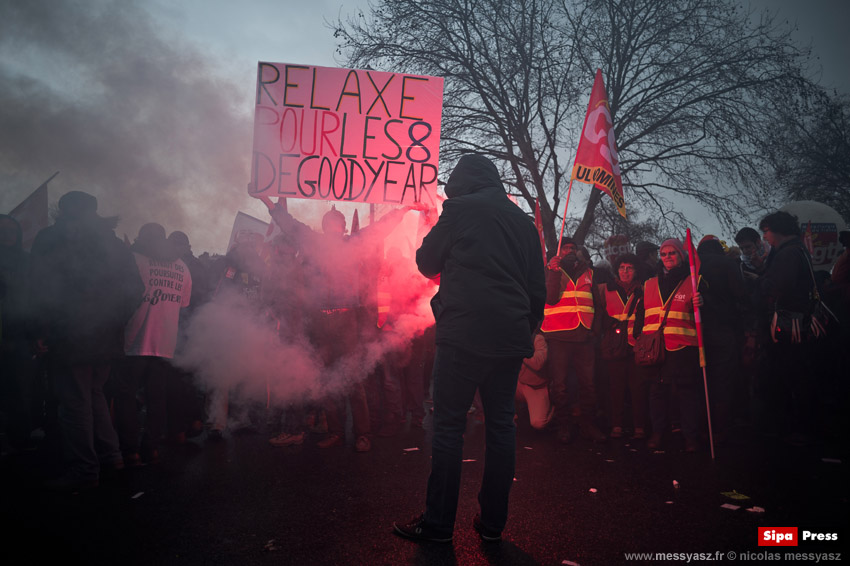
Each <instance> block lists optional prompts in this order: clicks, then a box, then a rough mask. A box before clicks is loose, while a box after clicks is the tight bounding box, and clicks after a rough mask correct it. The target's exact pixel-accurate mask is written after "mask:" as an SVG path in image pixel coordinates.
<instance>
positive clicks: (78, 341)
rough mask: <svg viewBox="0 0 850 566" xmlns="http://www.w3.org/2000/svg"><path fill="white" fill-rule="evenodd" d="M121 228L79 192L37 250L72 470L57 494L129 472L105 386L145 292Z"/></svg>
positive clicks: (39, 304) (34, 294)
mask: <svg viewBox="0 0 850 566" xmlns="http://www.w3.org/2000/svg"><path fill="white" fill-rule="evenodd" d="M116 224H117V218H103V217H101V216H99V215H98V214H97V199H96V198H95V197H93V196H92V195H90V194H88V193H84V192H81V191H72V192H70V193H67V194H65V195H63V196H62V198H60V199H59V215H58V216H57V218H56V222H55V223H54V224H53V225H52V226H48V227H47V228H45V229H43V230H41V232H39V233H38V235H37V236H36V238H35V241H34V242H33V245H32V250H31V260H32V264H31V265H32V281H33V285H32V288H31V301H32V310H33V315H34V318H35V325H36V330H35V332H36V334H37V337H38V344H39V346H40V349H41V350H42V352H43V353H44V355H45V356H46V359H47V362H48V366H49V374H50V377H51V379H52V383H53V387H54V392H55V394H56V397H57V400H58V403H59V428H60V430H61V433H62V439H63V448H64V455H65V464H66V466H65V469H64V470H63V473H62V474H61V475H60V476H58V477H57V478H55V479H53V480H51V481H50V482H48V485H47V486H48V487H49V488H51V489H56V490H67V491H73V490H79V489H85V488H92V487H96V486H97V485H98V482H99V477H100V471H101V469H113V470H114V469H120V468H123V466H124V462H123V460H122V458H121V452H120V449H119V445H118V437H117V435H116V434H115V430H114V429H113V427H112V421H111V418H110V414H109V406H108V405H107V403H106V397H105V396H104V394H103V386H104V384H105V383H106V380H107V378H108V377H109V373H110V369H111V368H112V366H113V365H114V364H115V363H116V362H117V361H118V360H120V359H121V358H123V356H124V327H125V325H126V324H127V321H128V320H129V319H130V317H131V316H132V315H133V312H134V311H135V310H136V307H137V306H138V305H139V303H140V302H141V300H142V295H143V294H144V288H145V287H144V283H143V282H142V279H141V277H140V276H139V271H138V269H137V267H136V263H135V261H134V259H133V254H132V253H131V252H130V251H129V250H128V249H127V246H125V245H124V243H123V242H122V241H121V240H119V239H118V238H116V237H115V232H114V229H115V226H116Z"/></svg>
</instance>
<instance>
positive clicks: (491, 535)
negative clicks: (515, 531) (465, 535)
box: [472, 515, 502, 542]
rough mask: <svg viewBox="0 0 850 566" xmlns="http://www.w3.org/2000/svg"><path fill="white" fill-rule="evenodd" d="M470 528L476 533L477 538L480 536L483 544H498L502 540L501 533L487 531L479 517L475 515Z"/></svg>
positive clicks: (491, 530)
mask: <svg viewBox="0 0 850 566" xmlns="http://www.w3.org/2000/svg"><path fill="white" fill-rule="evenodd" d="M472 528H473V529H475V530H476V531H477V532H478V536H480V537H481V540H483V541H484V542H499V541H501V540H502V533H501V532H499V531H494V530H493V529H488V528H487V527H485V526H484V523H482V522H481V515H476V516H475V518H474V519H472Z"/></svg>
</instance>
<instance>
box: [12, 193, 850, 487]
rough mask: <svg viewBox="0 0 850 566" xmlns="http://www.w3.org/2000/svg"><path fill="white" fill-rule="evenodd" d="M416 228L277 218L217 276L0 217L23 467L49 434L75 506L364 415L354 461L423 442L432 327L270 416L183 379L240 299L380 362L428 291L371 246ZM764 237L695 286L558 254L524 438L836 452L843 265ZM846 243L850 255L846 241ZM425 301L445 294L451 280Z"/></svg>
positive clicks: (247, 400)
mask: <svg viewBox="0 0 850 566" xmlns="http://www.w3.org/2000/svg"><path fill="white" fill-rule="evenodd" d="M403 213H404V210H399V211H394V212H391V213H389V214H388V215H386V216H385V217H384V218H382V219H380V220H379V221H378V222H375V223H373V224H371V225H370V226H369V227H368V228H366V229H364V230H363V231H359V232H357V233H355V232H354V230H353V229H352V230H351V235H346V220H345V217H344V216H343V215H342V214H341V213H340V212H338V211H336V210H332V211H331V212H329V213H327V214H326V215H325V217H324V219H323V222H322V227H323V230H322V232H321V233H318V232H314V231H313V230H311V229H310V228H309V227H307V226H306V225H304V224H302V223H301V222H299V221H298V220H297V219H295V218H294V217H293V216H292V215H290V214H289V213H288V212H287V211H286V210H285V209H284V208H282V207H281V206H280V205H278V206H277V207H275V208H274V209H273V210H272V211H271V214H272V217H273V219H274V221H275V222H276V224H277V225H278V227H279V228H280V234H279V235H278V236H276V237H275V238H274V239H273V240H272V241H271V243H270V245H269V246H268V248H267V253H262V249H261V248H262V246H261V244H262V238H252V237H248V238H243V239H241V240H238V241H237V242H236V243H235V245H234V246H233V247H232V249H230V250H229V251H228V253H227V255H226V256H224V257H218V258H210V257H209V256H208V254H204V256H203V258H202V259H199V258H197V257H195V256H194V255H193V253H192V248H191V245H190V239H189V237H188V236H187V234H185V233H183V232H173V233H171V234H170V235H168V236H166V230H165V229H164V227H163V226H161V225H159V224H156V223H149V224H146V225H144V226H143V227H142V228H141V229H140V231H139V234H138V236H137V238H136V239H135V242H134V243H133V244H132V245H127V243H125V242H122V241H121V240H119V239H118V238H117V237H116V236H115V233H114V229H115V227H116V224H117V218H115V217H103V216H101V215H99V214H98V212H97V200H96V199H95V198H94V197H92V196H91V195H88V194H87V193H83V192H79V191H73V192H70V193H67V194H65V195H64V196H63V197H62V198H61V199H60V200H59V206H58V215H57V217H56V220H55V222H54V224H53V225H51V226H50V227H48V228H45V229H44V230H42V231H41V232H40V233H39V234H38V236H37V237H36V239H35V241H34V243H33V245H32V249H31V251H30V252H29V253H27V252H26V251H24V250H23V248H22V235H21V228H20V226H19V225H18V223H17V222H16V221H15V220H14V219H13V218H12V217H10V216H7V215H2V216H0V275H2V279H0V299H2V303H0V307H2V310H0V317H2V335H0V340H2V342H0V345H1V346H2V350H0V364H2V412H3V419H4V421H3V428H4V433H5V437H6V440H7V444H8V447H10V448H11V449H13V450H24V449H28V448H31V447H32V445H33V442H34V436H33V435H32V432H33V431H34V430H36V429H39V428H40V429H43V430H44V431H45V432H46V438H45V441H44V444H45V445H49V446H53V447H54V449H55V451H56V453H57V455H58V454H61V457H57V458H56V460H57V462H61V463H57V465H56V467H55V469H54V470H52V472H53V473H52V474H51V475H52V477H51V479H50V480H49V481H47V482H46V485H47V487H49V488H52V489H57V490H73V489H83V488H90V487H95V486H97V485H98V482H99V480H100V477H101V474H102V473H105V472H111V471H116V470H120V469H122V468H124V467H130V466H138V465H142V464H146V463H151V464H152V463H157V462H159V461H160V459H161V457H162V456H161V451H162V449H161V444H162V443H163V441H168V442H171V443H182V442H186V439H187V438H190V437H193V436H201V435H204V436H203V437H204V438H205V439H206V440H207V441H210V442H212V441H226V440H227V438H228V437H229V434H230V432H232V431H233V429H235V428H237V427H248V428H253V429H255V430H258V431H262V432H268V433H270V440H269V442H270V444H271V445H272V446H274V447H276V448H282V447H286V446H292V445H299V444H302V443H304V442H306V441H307V439H308V438H310V435H311V434H313V435H319V434H321V435H322V436H321V438H320V439H319V440H318V441H317V445H318V447H319V448H321V449H331V448H334V447H340V446H343V445H345V443H346V430H345V423H346V410H347V409H349V410H350V411H351V417H352V419H351V422H352V425H353V430H352V432H353V435H352V438H353V445H354V449H355V450H356V451H357V452H368V451H369V450H370V448H371V445H372V442H374V441H376V439H377V438H381V437H389V436H394V435H397V434H401V433H403V432H404V431H405V430H407V429H408V428H422V427H423V426H424V425H425V422H426V415H427V407H428V402H427V398H428V395H429V393H428V391H429V386H430V374H431V367H432V365H433V358H434V327H433V326H430V327H429V328H426V329H425V330H424V332H418V333H416V335H415V336H410V340H408V341H407V342H405V343H404V346H403V347H398V348H394V349H391V350H390V351H388V352H386V353H384V355H383V356H382V359H381V360H379V362H378V363H377V364H376V365H375V366H374V367H373V368H372V369H371V371H370V372H368V374H367V375H352V376H350V379H349V380H348V382H347V386H346V387H345V388H344V390H341V391H336V392H334V393H333V394H329V395H326V396H324V397H323V398H321V399H315V398H308V397H306V396H303V397H299V398H288V399H285V400H279V401H278V402H275V400H274V399H262V400H260V399H254V398H251V396H250V395H247V394H244V392H241V391H239V390H238V388H228V387H225V386H219V387H204V386H201V385H200V384H199V383H198V380H197V379H195V376H193V374H192V372H191V371H188V370H187V369H185V368H181V367H178V366H177V365H176V364H174V363H172V360H173V358H174V357H175V355H176V354H177V353H179V351H180V349H181V348H182V347H183V346H184V344H185V341H186V332H185V331H186V328H187V326H188V324H189V322H190V321H191V319H192V313H193V311H196V310H197V309H198V308H199V307H201V306H202V305H204V304H205V303H207V302H209V301H215V300H217V299H218V298H220V297H223V296H226V295H228V294H234V295H237V296H239V297H241V298H242V300H244V301H245V302H246V303H247V304H251V305H255V306H256V308H257V309H258V310H262V311H263V312H264V313H266V316H267V317H268V319H269V322H270V324H272V325H274V326H275V328H276V329H277V332H278V335H279V338H280V340H281V342H286V341H291V340H294V339H295V336H293V334H294V333H298V334H299V335H300V336H304V337H306V338H307V340H309V341H310V343H312V344H313V346H314V348H315V350H316V352H317V353H318V357H319V358H320V361H321V363H322V364H323V365H324V367H331V366H334V365H335V364H336V365H338V364H339V363H340V360H342V359H344V358H345V356H346V355H347V354H348V353H350V352H352V351H353V350H354V349H356V348H358V342H362V341H374V342H380V341H381V332H386V331H387V329H388V328H391V327H392V325H393V324H394V320H397V317H398V316H399V315H400V313H403V312H405V310H406V309H409V308H411V305H410V304H408V303H407V302H406V300H405V299H404V298H403V296H402V295H400V294H393V293H392V292H391V290H392V289H393V288H395V287H397V286H398V285H399V281H402V283H401V284H402V285H403V284H404V283H403V281H405V280H408V279H409V278H411V277H414V276H415V277H421V276H420V275H418V274H417V275H414V268H413V265H412V259H410V258H405V257H403V255H402V254H401V252H400V251H399V250H398V248H395V247H393V246H392V245H390V243H389V242H388V243H387V244H386V246H385V247H386V248H388V249H387V251H386V254H385V257H382V256H383V255H384V254H380V253H378V252H376V251H375V248H374V246H371V245H370V244H364V243H363V242H365V241H366V240H365V236H363V235H362V234H363V233H364V232H366V231H367V230H370V231H371V232H372V233H373V235H374V234H378V239H380V238H383V237H384V236H385V235H386V234H388V233H389V232H390V231H391V230H392V229H393V228H394V227H395V226H396V225H397V224H398V223H399V222H400V220H401V216H402V215H403ZM758 228H759V230H756V229H754V228H743V229H741V230H740V231H739V232H738V233H737V235H736V236H735V243H736V244H737V246H727V245H726V244H725V242H722V241H721V240H719V239H718V238H716V237H714V236H706V237H705V238H703V239H702V241H701V242H700V243H699V245H698V247H697V255H698V260H699V262H698V264H699V267H698V270H699V271H698V273H696V274H695V277H694V278H693V279H692V278H691V268H690V264H691V262H692V260H694V261H695V260H696V259H697V258H691V257H689V255H688V253H687V251H686V249H685V246H684V244H683V243H682V241H680V240H678V239H675V238H671V239H667V240H664V241H662V242H660V244H654V243H651V242H639V243H637V245H636V246H635V247H634V253H633V252H632V248H631V246H630V244H629V243H628V242H627V241H625V240H624V239H622V240H617V243H616V246H613V245H612V246H611V247H610V249H609V250H608V252H609V253H607V254H606V258H605V260H602V261H599V262H597V264H596V265H594V262H593V261H592V260H591V256H590V254H589V253H588V251H587V249H586V248H584V247H583V246H582V245H581V243H580V242H577V241H575V240H573V239H571V238H564V239H562V240H561V242H560V247H559V250H558V251H557V253H554V254H550V255H552V257H551V259H550V260H549V263H548V265H547V266H546V277H547V307H546V310H545V317H544V320H543V323H542V325H541V326H540V327H539V328H538V329H537V332H536V333H535V337H534V348H535V353H534V355H533V356H532V357H530V358H527V359H526V360H525V361H524V363H523V366H522V368H521V371H520V376H519V384H518V386H517V394H516V395H517V399H518V400H519V401H520V405H519V406H520V410H519V411H518V412H519V413H520V416H519V417H518V420H519V422H520V426H525V418H526V414H527V416H528V420H529V422H530V426H532V427H533V428H535V429H540V430H544V429H547V430H552V433H553V434H554V435H556V436H557V439H558V440H559V441H560V442H563V443H570V442H573V441H574V439H575V438H576V436H580V437H581V438H583V439H584V440H586V441H591V442H606V441H609V439H613V440H614V441H616V440H617V439H620V438H624V437H631V438H634V439H636V440H638V441H645V443H646V446H647V447H648V448H649V449H651V450H663V449H677V448H684V450H685V451H688V452H697V451H701V450H704V449H705V444H706V442H707V441H708V439H709V436H708V422H709V419H708V415H709V413H710V416H711V419H710V421H711V424H712V425H713V426H712V431H713V440H714V442H715V443H716V444H717V445H722V443H724V442H730V441H734V438H735V436H736V435H737V434H739V433H740V434H743V433H744V432H743V431H750V430H757V431H758V432H759V433H761V434H766V435H778V436H780V437H781V438H782V439H783V440H785V441H787V442H788V443H789V444H793V445H802V444H809V443H812V442H817V441H818V440H819V439H820V438H822V437H823V435H824V434H828V433H829V431H828V430H826V423H825V422H824V421H823V419H821V418H820V417H821V416H822V415H824V414H825V413H824V412H823V411H821V410H820V409H821V405H822V404H823V403H829V402H844V400H846V393H847V391H846V385H845V384H844V381H845V377H846V376H845V375H844V374H846V369H847V367H848V359H847V356H848V352H847V349H846V348H842V347H840V344H842V343H843V344H847V343H848V342H847V340H846V334H847V324H846V321H847V319H848V306H850V274H848V270H850V260H848V251H847V249H846V248H845V250H844V253H843V255H841V257H840V258H839V261H838V263H837V264H836V265H835V268H834V269H833V271H832V275H831V277H830V276H829V274H828V273H825V272H815V271H814V270H813V269H812V265H811V257H810V254H809V251H808V250H807V248H806V245H805V243H804V241H803V239H802V235H801V231H800V224H799V222H798V221H797V219H796V218H794V217H793V216H791V215H790V214H788V213H785V212H776V213H773V214H770V215H768V216H766V217H765V218H764V219H762V221H761V223H760V224H759V226H758ZM369 241H370V242H374V240H369ZM841 242H842V243H843V244H844V245H845V246H847V245H848V233H847V232H842V234H841ZM329 250H330V251H329ZM339 262H349V263H352V264H358V265H359V266H360V267H361V268H362V267H363V266H364V265H365V266H367V267H368V269H369V272H370V273H374V274H377V276H376V277H374V284H372V285H365V286H364V285H359V286H358V285H350V284H347V283H348V282H343V281H337V280H336V279H335V276H334V274H335V273H350V270H349V269H347V268H346V269H342V268H341V267H340V266H339ZM349 267H352V266H349ZM352 268H356V266H353V267H352ZM694 283H696V286H694ZM429 284H430V285H431V288H433V289H436V285H438V284H439V279H436V280H435V281H434V282H433V283H429ZM308 290H309V293H308V292H307V291H308ZM308 295H309V296H308ZM825 305H828V307H829V308H826V307H825ZM697 309H698V310H699V313H700V315H701V317H700V318H701V322H702V335H703V336H704V340H703V343H704V349H701V348H700V341H699V336H698V329H697V318H698V317H697V313H696V311H697ZM839 321H840V322H839ZM653 334H658V335H663V338H664V340H663V343H662V345H661V350H662V352H661V354H662V355H661V356H660V359H655V360H653V363H647V362H646V360H643V361H641V362H640V363H639V362H638V361H637V360H636V355H635V349H636V347H638V348H640V347H642V346H639V343H642V342H644V341H643V340H641V336H643V337H644V338H646V337H650V336H651V335H653ZM701 359H702V360H704V361H705V364H704V366H705V383H707V395H706V394H705V393H706V388H704V386H703V384H704V376H703V371H702V369H701ZM706 398H708V399H709V402H708V404H707V403H706ZM142 406H143V409H144V410H141V409H142ZM523 407H525V408H523ZM479 410H480V409H479ZM474 411H475V404H474V405H473V407H471V408H470V412H471V413H472V412H474ZM479 416H480V415H479ZM484 418H486V415H484ZM679 432H680V433H681V434H679ZM4 448H6V447H4ZM270 449H271V448H270Z"/></svg>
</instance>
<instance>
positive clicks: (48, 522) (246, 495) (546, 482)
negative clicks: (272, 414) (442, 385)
mask: <svg viewBox="0 0 850 566" xmlns="http://www.w3.org/2000/svg"><path fill="white" fill-rule="evenodd" d="M428 425H429V419H426V427H425V428H426V430H421V429H412V430H405V431H404V432H402V433H401V434H400V435H398V436H396V437H393V438H388V439H383V438H375V439H373V449H372V451H371V452H368V453H363V454H359V453H355V452H354V451H353V448H352V439H350V438H349V439H348V445H347V446H346V447H344V448H334V449H328V450H320V449H319V448H317V447H316V445H315V444H316V442H317V440H319V439H320V437H319V436H316V435H313V436H310V437H308V439H307V440H306V442H305V444H304V445H302V446H297V447H288V448H274V447H271V446H270V445H269V444H268V443H267V439H268V436H269V435H268V434H262V433H253V434H239V435H231V436H228V437H227V438H226V440H225V441H223V442H220V443H207V442H205V440H204V438H203V437H200V438H198V439H196V440H192V441H190V442H188V443H187V444H185V445H181V446H175V447H171V448H169V449H167V450H166V451H165V452H164V459H163V462H162V463H161V464H159V465H156V466H145V467H142V468H137V469H132V470H124V471H122V472H119V473H117V474H116V475H115V476H113V477H111V478H107V479H105V480H103V481H102V483H101V486H100V487H99V488H97V489H94V490H90V491H86V492H83V493H79V494H59V495H58V494H54V493H50V492H46V491H44V490H42V489H40V487H39V484H40V471H41V467H40V465H41V461H40V460H41V459H40V456H39V454H38V453H25V454H18V455H7V456H4V457H3V458H2V461H0V481H2V484H0V485H2V489H3V497H2V510H3V518H4V521H3V523H4V527H3V533H4V537H3V550H2V554H3V555H4V557H5V558H6V560H4V563H6V564H15V563H20V564H109V565H130V564H144V565H148V564H191V565H195V564H197V565H217V564H228V565H229V564H239V565H243V564H248V565H250V564H298V565H312V564H320V565H324V564H342V565H347V564H368V565H382V564H387V565H390V564H391V565H394V566H397V565H403V564H423V565H424V564H428V565H433V564H510V565H524V564H570V563H575V564H579V565H581V566H595V565H609V564H639V563H640V564H675V563H677V562H678V563H686V562H687V556H686V555H685V554H682V555H681V556H679V557H678V558H680V559H679V560H664V557H653V558H652V559H644V560H636V559H634V558H633V559H631V560H629V559H627V557H626V555H625V553H627V552H629V553H631V552H635V553H637V552H650V553H662V552H664V553H711V554H712V558H718V557H721V555H720V554H718V553H724V554H723V555H722V560H720V561H714V562H715V563H718V562H719V563H728V564H731V563H742V562H744V563H750V564H761V563H766V561H767V559H769V558H771V556H770V555H765V554H764V553H766V552H769V553H780V554H777V555H778V556H782V555H781V552H788V551H793V552H807V553H814V552H819V553H837V552H841V551H842V549H843V547H845V546H846V545H845V544H844V540H846V537H847V536H850V530H848V528H847V527H848V522H850V509H848V484H847V480H846V477H847V462H848V450H847V442H846V440H845V438H844V437H843V436H841V435H839V434H836V435H835V438H833V439H832V440H830V441H827V442H825V443H822V444H818V445H815V446H811V447H806V448H794V447H790V446H788V445H785V444H783V443H782V442H781V441H779V440H778V439H772V438H763V437H760V436H758V435H755V434H753V433H751V432H749V431H747V430H746V429H741V430H739V431H738V432H737V434H735V435H733V440H732V441H730V442H727V443H726V444H724V445H723V446H720V447H718V449H717V458H716V460H715V461H714V462H712V460H711V458H710V456H709V454H708V452H707V451H706V452H703V453H700V454H696V455H694V454H685V453H684V452H681V451H680V450H678V449H677V448H676V446H673V447H671V449H668V450H667V451H665V452H664V453H652V452H651V451H649V450H647V448H646V447H645V445H644V443H643V442H638V441H631V442H630V441H629V440H618V441H609V442H608V443H606V444H603V445H593V444H590V443H589V442H587V441H584V440H576V441H575V442H574V443H573V444H571V445H568V446H562V445H560V444H558V443H557V441H556V439H555V437H554V434H551V433H545V432H544V433H540V432H537V431H534V430H532V429H530V427H529V426H528V425H527V422H526V423H525V424H524V423H523V422H522V420H521V421H520V426H519V430H518V442H517V469H516V481H515V483H514V488H513V491H512V492H511V510H510V518H509V521H508V526H507V527H506V529H505V532H504V540H503V542H502V543H499V544H485V543H482V542H480V541H479V539H478V537H477V535H476V534H475V532H474V531H473V530H472V527H471V522H472V517H473V516H474V514H475V513H476V510H477V509H476V493H477V486H478V482H479V481H480V477H481V473H482V470H483V458H484V447H483V444H484V435H483V425H482V424H481V423H479V422H477V421H475V420H474V419H470V422H469V426H468V430H467V434H466V446H465V455H464V458H466V459H468V460H469V461H468V462H465V463H464V475H463V485H462V488H461V489H462V491H461V500H460V506H459V509H458V523H457V526H456V529H455V539H454V542H453V544H451V545H437V544H417V543H412V542H410V541H407V540H404V539H401V538H398V537H396V536H394V535H393V534H392V527H391V525H392V522H393V521H397V520H404V521H406V520H408V519H410V518H412V517H413V516H414V515H417V514H418V513H419V512H421V511H422V506H423V502H424V491H425V483H426V479H427V476H428V471H429V450H430V449H429V441H428V430H427V429H428ZM844 433H845V434H846V429H845V431H844ZM724 492H738V493H739V494H743V495H744V496H746V497H748V498H747V499H733V498H730V497H729V496H727V495H723V494H724ZM724 504H731V505H737V506H739V508H738V509H728V508H724V507H722V506H723V505H724ZM755 507H759V508H762V509H763V512H754V511H749V510H748V509H751V508H755ZM770 526H780V527H788V526H795V527H799V529H800V531H799V532H800V536H802V531H803V530H804V529H806V530H810V531H815V532H823V533H837V534H838V537H839V540H838V541H830V542H821V543H817V544H812V543H806V542H801V543H800V546H798V547H786V548H776V547H764V546H758V528H759V527H770ZM729 552H735V553H737V556H736V559H735V560H730V556H729V555H728V554H726V553H729ZM747 553H751V554H747ZM759 553H761V554H759ZM747 556H749V557H750V559H749V560H747V559H746V557H747ZM10 558H11V561H9V559H10ZM674 558H675V557H674ZM845 560H846V558H845ZM821 561H822V562H823V561H824V560H823V559H822V560H821ZM692 562H693V560H692ZM769 562H770V563H772V564H777V563H782V561H777V560H769ZM788 563H791V562H788ZM793 563H808V562H800V561H793ZM811 563H814V560H812V561H811Z"/></svg>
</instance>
